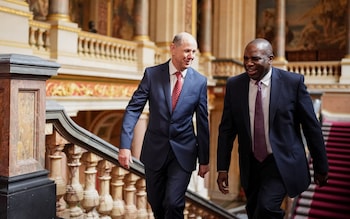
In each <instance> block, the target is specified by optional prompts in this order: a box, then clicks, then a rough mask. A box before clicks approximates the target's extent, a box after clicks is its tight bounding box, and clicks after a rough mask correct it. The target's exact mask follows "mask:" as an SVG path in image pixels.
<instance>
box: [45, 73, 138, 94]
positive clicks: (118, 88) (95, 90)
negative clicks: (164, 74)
mask: <svg viewBox="0 0 350 219" xmlns="http://www.w3.org/2000/svg"><path fill="white" fill-rule="evenodd" d="M137 86H138V81H132V80H121V79H110V78H97V77H87V76H75V75H58V76H54V77H52V78H51V79H50V80H48V81H47V82H46V96H61V97H62V96H65V97H68V96H75V97H104V98H129V97H131V96H132V94H133V92H134V91H135V90H136V88H137Z"/></svg>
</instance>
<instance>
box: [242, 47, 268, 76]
mask: <svg viewBox="0 0 350 219" xmlns="http://www.w3.org/2000/svg"><path fill="white" fill-rule="evenodd" d="M272 58H273V57H272V56H268V55H267V54H266V51H264V50H263V49H262V48H259V47H258V46H257V45H255V44H249V45H248V46H247V47H246V48H245V50H244V68H245V70H246V72H247V74H248V76H249V77H250V78H252V79H254V80H260V79H262V78H263V77H264V76H265V74H267V73H268V71H269V70H270V67H271V63H272Z"/></svg>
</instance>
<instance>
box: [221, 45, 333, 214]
mask: <svg viewBox="0 0 350 219" xmlns="http://www.w3.org/2000/svg"><path fill="white" fill-rule="evenodd" d="M272 60H273V50H272V46H271V44H270V43H269V42H268V41H267V40H265V39H255V40H253V41H252V42H250V43H249V44H248V45H247V46H246V48H245V51H244V68H245V70H246V72H245V73H243V74H240V75H238V76H234V77H231V78H229V79H228V80H227V84H226V94H225V100H224V109H223V115H222V120H221V124H220V126H219V137H218V149H217V170H218V178H217V183H218V186H219V190H220V191H221V192H222V193H224V194H227V193H228V192H229V191H228V174H227V172H228V170H229V166H230V161H231V151H232V147H233V142H234V139H235V138H236V135H238V145H239V146H238V152H239V164H240V176H241V185H242V187H243V189H244V191H245V195H246V198H247V203H246V210H247V214H248V217H249V219H253V218H254V219H270V218H271V219H272V218H279V219H282V218H283V216H284V211H283V210H282V209H281V204H282V201H283V199H284V198H285V196H286V195H289V196H290V197H295V196H296V195H298V194H300V193H301V192H303V191H305V190H306V189H307V188H308V186H309V185H310V181H311V177H310V172H309V166H308V161H307V157H306V153H305V147H304V145H303V141H302V134H301V128H302V130H303V134H304V136H305V138H306V142H307V147H308V149H309V151H310V154H311V157H312V162H313V167H314V180H315V183H316V184H317V185H319V186H324V185H325V184H326V183H327V178H328V161H327V156H326V151H325V144H324V140H323V136H322V131H321V127H320V123H319V121H318V120H317V118H316V115H315V112H314V109H313V104H312V100H311V98H310V96H309V93H308V92H307V90H306V86H305V84H304V77H303V75H299V74H295V73H291V72H287V71H284V70H282V69H277V68H274V67H272ZM258 85H259V86H258ZM259 92H260V94H261V96H262V97H260V98H258V100H261V102H262V104H261V102H259V103H258V102H256V97H257V94H258V93H259ZM258 105H259V106H261V107H262V115H261V114H260V115H257V114H255V113H257V112H258V111H259V110H257V109H256V108H255V107H256V106H258ZM255 117H256V118H258V117H259V118H260V119H261V117H262V118H263V119H261V120H260V121H259V122H258V123H257V125H260V127H259V128H257V129H255V128H254V127H255V125H254V118H255ZM261 131H262V132H261ZM260 132H261V133H262V135H261V136H260V137H256V138H255V137H254V136H255V135H257V134H259V133H260ZM260 149H263V150H260Z"/></svg>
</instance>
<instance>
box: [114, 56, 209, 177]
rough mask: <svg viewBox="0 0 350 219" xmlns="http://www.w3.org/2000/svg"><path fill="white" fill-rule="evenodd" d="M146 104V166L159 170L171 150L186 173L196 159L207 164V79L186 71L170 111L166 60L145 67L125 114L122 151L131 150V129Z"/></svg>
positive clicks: (144, 160) (143, 152)
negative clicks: (180, 88) (194, 122)
mask: <svg viewBox="0 0 350 219" xmlns="http://www.w3.org/2000/svg"><path fill="white" fill-rule="evenodd" d="M147 101H148V104H149V121H148V126H147V130H146V133H145V137H144V140H143V146H142V151H141V157H140V159H141V161H142V162H143V163H144V165H145V167H147V168H150V169H153V170H158V169H159V168H161V167H162V165H163V164H164V162H165V160H166V157H167V154H168V152H169V150H170V148H171V149H172V150H173V152H174V154H175V156H176V158H177V160H178V161H179V163H180V165H181V166H182V168H184V169H185V170H186V171H189V172H190V171H193V170H194V169H195V168H196V161H197V158H198V161H199V163H200V164H208V163H209V127H208V107H207V79H206V77H205V76H203V75H201V74H200V73H198V72H197V71H196V70H194V69H193V68H188V70H187V73H186V77H185V79H184V83H183V86H182V91H181V94H180V97H179V100H178V102H177V105H176V108H175V110H174V111H173V112H172V108H171V92H170V75H169V61H168V62H166V63H163V64H160V65H158V66H153V67H149V68H146V69H145V72H144V76H143V78H142V80H141V82H140V84H139V86H138V88H137V90H136V91H135V92H134V94H133V97H132V98H131V100H130V102H129V104H128V106H127V108H126V111H125V114H124V121H123V126H122V131H121V145H120V147H121V148H128V149H130V146H131V141H132V137H133V129H134V127H135V124H136V122H137V120H138V118H139V116H140V114H141V113H142V111H143V109H144V106H145V104H146V102H147ZM194 114H195V116H196V117H195V121H196V133H195V129H194V124H193V116H194Z"/></svg>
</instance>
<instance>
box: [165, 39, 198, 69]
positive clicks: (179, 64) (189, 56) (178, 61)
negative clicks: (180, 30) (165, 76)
mask: <svg viewBox="0 0 350 219" xmlns="http://www.w3.org/2000/svg"><path fill="white" fill-rule="evenodd" d="M170 49H171V56H172V61H173V64H174V66H175V67H176V69H177V70H180V71H183V70H185V69H186V68H188V67H190V66H191V64H192V61H193V59H194V57H195V53H196V51H197V42H196V41H195V40H194V39H192V38H184V39H183V41H182V43H181V44H180V45H175V44H172V45H171V47H170Z"/></svg>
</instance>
